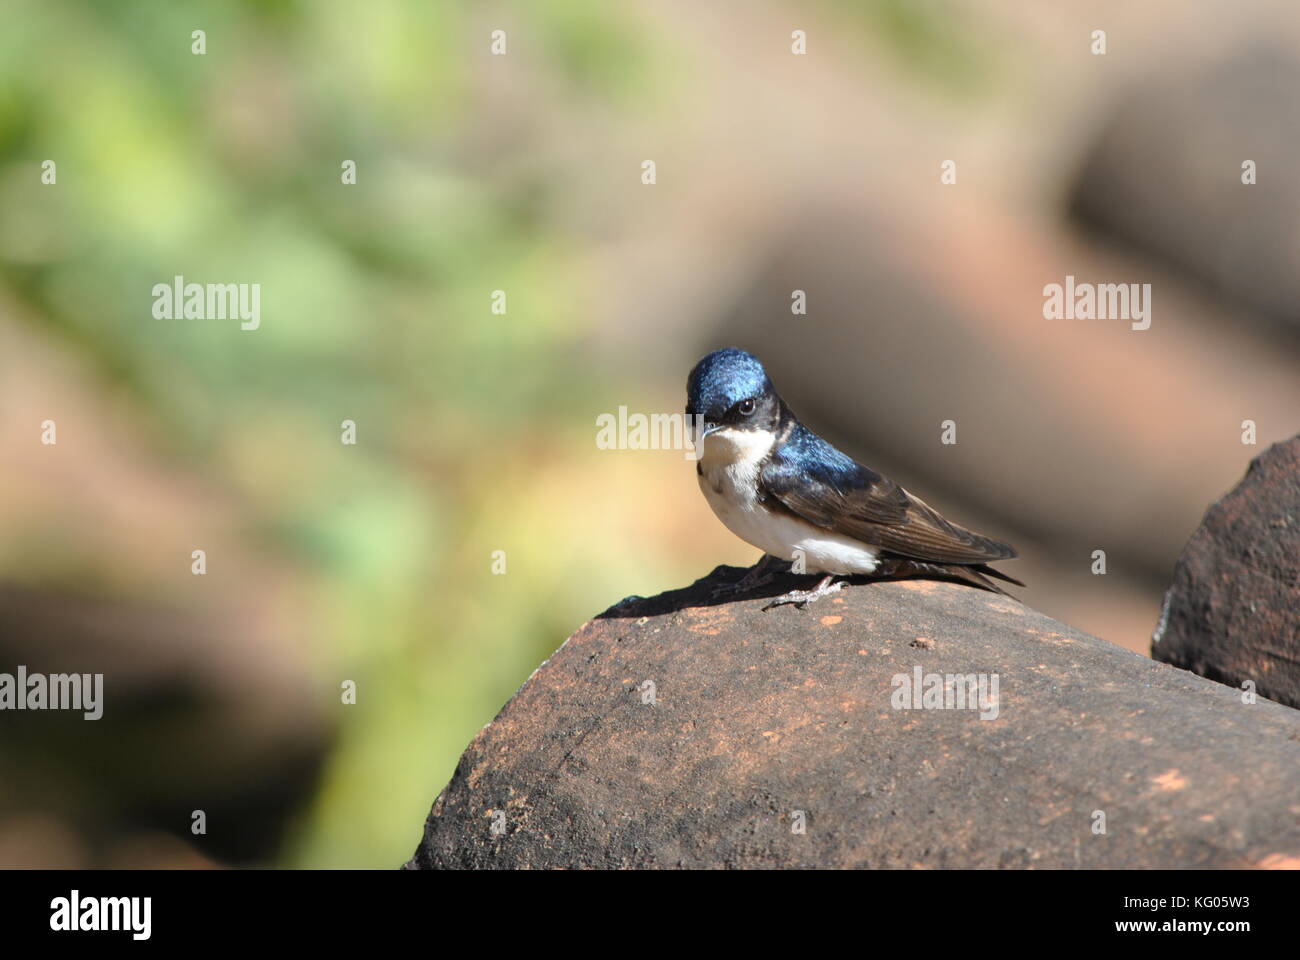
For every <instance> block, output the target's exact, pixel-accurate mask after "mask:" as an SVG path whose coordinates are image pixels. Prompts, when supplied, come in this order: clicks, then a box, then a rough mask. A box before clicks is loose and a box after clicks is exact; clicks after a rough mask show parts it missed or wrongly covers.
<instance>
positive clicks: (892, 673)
mask: <svg viewBox="0 0 1300 960" xmlns="http://www.w3.org/2000/svg"><path fill="white" fill-rule="evenodd" d="M739 573H740V571H738V570H736V569H735V568H728V567H720V568H718V569H717V570H715V571H714V573H713V574H712V575H711V576H710V577H707V578H705V579H703V580H700V581H697V582H696V583H695V584H694V585H692V586H691V587H688V588H685V589H682V590H677V591H673V592H669V593H665V594H661V595H660V596H657V597H653V598H650V599H640V598H630V599H629V600H627V601H624V602H623V603H621V604H619V605H618V606H616V607H614V608H612V609H611V610H609V611H607V612H606V613H604V614H602V615H601V616H600V617H597V618H596V619H594V620H592V621H590V622H588V623H587V624H585V625H584V626H583V627H582V628H581V629H579V630H578V631H577V633H575V634H574V635H573V636H572V637H570V638H569V640H568V641H567V642H566V643H565V644H564V645H563V646H562V647H561V648H560V649H559V650H558V651H557V652H556V653H555V654H554V655H553V656H552V657H551V658H550V659H549V660H548V661H547V662H546V663H544V664H543V665H542V666H541V667H540V668H539V669H538V670H537V671H536V672H535V673H534V674H533V676H532V677H530V678H529V679H528V681H527V682H526V683H525V684H524V685H523V687H521V688H520V690H519V692H518V693H517V694H516V695H515V696H514V698H513V699H512V700H511V701H510V702H509V703H508V704H506V706H505V707H504V708H503V709H502V711H501V713H500V714H499V715H498V716H497V718H496V719H495V720H494V721H493V722H492V723H490V724H489V725H488V726H486V727H484V729H483V730H482V731H481V732H480V733H479V735H478V736H477V737H476V738H475V739H474V741H473V743H471V744H470V746H469V749H468V750H467V751H466V752H465V755H464V756H463V757H462V759H461V761H460V763H459V765H458V767H457V769H456V772H455V774H454V776H453V778H452V780H451V782H450V783H449V784H448V786H447V787H446V788H445V789H444V790H443V792H442V794H441V795H440V796H439V797H438V799H437V801H436V802H435V803H434V805H433V809H432V811H431V813H430V815H429V817H428V819H427V821H426V824H425V830H424V837H423V840H422V841H421V843H420V845H419V847H418V849H417V850H416V853H415V856H414V857H413V858H412V860H411V861H410V862H409V863H408V864H407V865H406V866H407V867H408V868H417V869H418V868H464V867H470V868H474V867H495V868H517V867H525V868H554V867H596V868H608V867H1103V866H1104V867H1248V866H1300V826H1298V825H1297V820H1298V818H1297V813H1298V812H1300V797H1298V796H1297V791H1296V779H1297V770H1300V712H1296V711H1293V710H1291V709H1289V708H1286V707H1282V706H1279V705H1277V704H1273V703H1269V702H1267V701H1263V700H1260V701H1258V702H1257V703H1255V704H1253V705H1246V704H1243V703H1242V700H1241V697H1240V696H1239V695H1238V694H1237V693H1235V692H1234V691H1232V690H1230V689H1228V688H1226V687H1223V686H1221V685H1219V684H1215V683H1212V682H1210V681H1207V680H1204V679H1202V678H1200V677H1197V676H1194V675H1192V674H1190V673H1186V672H1184V671H1180V670H1177V669H1174V668H1173V667H1170V666H1167V665H1165V664H1159V663H1155V662H1153V661H1151V660H1148V659H1146V658H1144V657H1142V656H1140V655H1137V654H1134V653H1131V652H1129V651H1126V650H1123V649H1121V648H1119V647H1116V646H1113V645H1111V644H1108V643H1106V642H1105V641H1102V640H1099V639H1097V638H1095V637H1091V636H1088V635H1086V634H1083V633H1079V632H1077V631H1075V630H1073V629H1071V628H1070V627H1067V626H1065V625H1063V624H1061V623H1058V622H1056V621H1054V620H1052V619H1050V618H1048V617H1046V616H1044V615H1042V614H1039V613H1037V612H1035V611H1033V610H1030V609H1028V608H1026V607H1023V606H1022V605H1021V604H1019V603H1018V602H1016V601H1014V600H1012V599H1009V598H1007V597H1004V596H998V595H995V594H991V593H985V592H982V591H978V590H974V589H971V588H968V587H963V586H960V585H956V584H948V583H940V582H935V581H924V580H914V581H905V582H894V583H866V584H853V585H850V586H847V587H846V588H845V589H844V590H843V591H842V592H841V594H840V595H838V596H834V597H831V598H827V599H825V600H822V601H820V602H819V603H816V604H814V605H812V606H810V607H808V608H806V609H803V610H800V609H796V608H793V607H782V608H777V609H773V610H770V611H768V612H763V611H762V609H761V607H762V606H763V603H764V597H766V596H771V595H773V594H775V593H776V592H778V591H783V590H785V589H788V588H789V587H790V586H791V585H792V584H793V583H795V582H798V581H797V579H796V578H793V577H786V578H784V580H782V581H779V582H777V583H776V584H774V585H772V586H771V587H769V588H764V589H763V590H761V591H759V593H760V594H761V595H757V596H746V597H743V598H742V599H739V600H731V601H725V600H714V599H711V593H712V591H713V590H714V589H715V588H716V587H717V586H718V585H719V584H720V583H722V582H723V581H724V580H728V579H735V578H736V577H738V576H739ZM918 668H919V669H920V671H922V673H923V674H936V673H937V674H996V675H997V677H998V687H997V691H996V692H997V696H996V697H995V698H994V697H990V698H989V699H988V700H986V701H985V705H986V706H990V705H992V703H993V702H996V717H993V716H991V715H990V718H989V719H981V716H980V713H979V712H977V711H974V710H969V709H939V710H936V709H895V708H894V706H893V704H892V701H893V699H894V696H895V694H896V692H897V691H899V690H900V689H901V688H900V687H898V686H896V685H895V683H894V682H893V681H894V679H895V677H896V676H897V675H906V676H908V677H911V676H913V675H914V671H915V670H917V669H918ZM648 682H649V683H652V684H653V693H654V698H653V699H654V702H653V703H649V702H646V701H647V700H648V699H650V698H649V693H650V690H651V688H650V687H649V685H648ZM986 689H987V692H989V693H990V694H991V693H992V692H993V688H992V687H991V686H990V687H988V688H986ZM1102 814H1104V817H1105V833H1104V834H1101V833H1095V832H1094V828H1095V827H1094V825H1096V824H1099V823H1100V822H1101V815H1102ZM801 825H802V827H803V830H802V832H800V830H799V827H800V826H801Z"/></svg>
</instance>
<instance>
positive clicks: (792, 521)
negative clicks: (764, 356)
mask: <svg viewBox="0 0 1300 960" xmlns="http://www.w3.org/2000/svg"><path fill="white" fill-rule="evenodd" d="M686 395H687V396H686V417H687V423H688V424H693V425H694V426H695V430H694V439H695V441H696V451H697V457H696V460H695V469H696V474H697V476H698V480H699V486H700V490H701V492H702V493H703V494H704V499H705V500H706V501H708V504H709V506H710V507H711V508H712V509H713V512H714V514H715V515H716V516H717V518H718V519H719V520H721V521H722V523H723V525H724V526H726V527H727V529H728V530H730V531H731V532H732V533H734V534H735V535H736V536H737V537H739V538H740V539H741V540H744V541H745V542H746V543H748V544H751V545H753V546H755V547H757V548H758V549H760V550H762V551H763V557H762V559H761V560H760V561H759V563H758V564H757V565H756V566H755V567H754V568H753V569H751V570H750V571H749V573H748V574H746V576H745V577H744V578H743V579H742V580H741V581H740V582H739V583H738V584H734V585H730V586H729V587H728V588H725V589H731V590H748V589H753V588H754V587H756V586H758V585H761V584H764V583H767V582H770V581H771V580H772V579H773V574H772V566H773V564H772V559H773V558H776V559H778V560H786V561H790V562H791V563H792V567H791V569H792V570H793V571H794V572H795V573H806V574H816V573H820V574H823V576H822V579H821V580H820V581H819V582H818V583H817V585H816V586H815V587H813V588H812V589H810V590H792V591H790V592H789V593H786V594H783V595H782V596H779V597H777V598H775V599H774V600H773V601H772V602H771V603H769V604H767V605H766V606H765V607H764V608H763V609H764V610H768V609H771V608H772V607H777V606H783V605H787V604H795V605H797V606H799V607H800V608H802V607H804V606H805V605H807V604H809V603H812V602H815V601H817V600H819V599H821V598H822V597H825V596H827V595H829V594H832V593H835V592H837V591H839V590H840V589H841V588H842V587H843V586H844V582H845V581H844V580H843V579H840V578H845V577H852V576H861V575H866V576H870V577H872V578H875V579H903V578H906V577H917V576H923V577H932V578H936V579H943V580H952V581H957V582H960V583H965V584H968V585H970V586H973V587H978V588H980V589H983V590H989V591H993V592H995V593H1002V594H1006V591H1005V590H1003V589H1002V588H1001V587H1000V586H998V585H997V584H996V583H995V582H994V580H995V579H996V580H1001V581H1003V582H1005V583H1012V584H1015V585H1016V586H1020V587H1023V586H1024V584H1023V583H1021V582H1020V581H1019V580H1016V579H1015V578H1014V577H1011V576H1008V575H1007V574H1005V573H1003V572H1002V571H1000V570H996V569H994V568H993V567H991V566H989V563H990V562H992V561H996V560H1010V559H1012V558H1013V557H1015V556H1016V555H1017V554H1016V550H1015V548H1014V547H1012V546H1010V545H1009V544H1006V543H1002V542H1001V541H999V540H995V539H993V538H992V537H986V536H983V535H982V534H978V533H975V532H973V531H971V530H968V529H966V528H965V527H961V526H958V525H957V524H955V523H952V522H951V521H949V520H946V519H944V518H943V517H942V516H940V514H939V512H938V511H937V510H935V509H934V508H933V507H931V506H929V505H928V504H927V503H926V502H925V501H924V500H921V499H920V498H919V497H916V496H914V495H912V494H911V493H909V492H908V491H907V490H905V489H904V488H903V487H901V486H899V485H898V484H897V483H895V482H894V481H892V480H890V479H889V478H888V477H885V476H883V475H881V474H879V473H877V472H876V471H875V470H872V469H871V468H870V467H866V466H863V465H862V464H861V463H858V462H857V461H856V460H854V459H853V458H852V457H850V456H848V455H847V454H845V453H842V452H841V451H840V450H838V449H836V447H834V446H833V445H831V444H830V443H828V442H827V441H825V440H823V439H822V438H821V437H819V436H818V435H817V434H815V433H813V432H812V431H811V430H809V429H808V428H807V427H805V426H804V425H803V424H802V423H801V422H800V421H799V418H798V417H797V416H795V414H794V411H793V410H791V409H790V407H789V406H788V405H787V404H786V402H785V401H784V400H783V399H781V395H780V394H778V393H777V392H776V389H775V387H773V385H772V381H771V380H770V379H769V378H768V375H767V371H766V370H765V369H764V368H763V364H762V363H761V362H759V360H758V358H757V357H755V356H753V355H752V354H750V353H746V352H745V351H744V350H740V349H738V348H736V347H727V348H725V349H722V350H715V351H713V352H712V353H710V354H708V355H707V356H705V357H704V358H703V359H702V360H700V362H699V363H697V364H696V365H695V367H694V368H693V369H692V370H691V373H690V376H689V378H688V379H687V382H686ZM1007 595H1008V596H1010V595H1009V594H1007Z"/></svg>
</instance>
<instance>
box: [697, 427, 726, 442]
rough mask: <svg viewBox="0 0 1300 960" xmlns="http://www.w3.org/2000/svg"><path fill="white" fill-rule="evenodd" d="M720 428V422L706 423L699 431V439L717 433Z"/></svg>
mask: <svg viewBox="0 0 1300 960" xmlns="http://www.w3.org/2000/svg"><path fill="white" fill-rule="evenodd" d="M721 429H722V424H720V423H706V424H705V425H704V430H703V431H701V433H700V439H701V440H703V439H704V438H705V437H707V436H708V435H709V434H711V433H717V432H718V431H719V430H721Z"/></svg>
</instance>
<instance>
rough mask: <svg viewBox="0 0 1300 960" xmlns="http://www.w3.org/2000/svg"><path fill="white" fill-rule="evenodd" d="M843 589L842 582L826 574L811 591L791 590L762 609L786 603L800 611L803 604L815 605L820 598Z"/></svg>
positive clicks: (769, 608)
mask: <svg viewBox="0 0 1300 960" xmlns="http://www.w3.org/2000/svg"><path fill="white" fill-rule="evenodd" d="M843 588H844V581H843V580H836V579H835V577H834V575H832V574H827V575H826V576H824V577H822V579H821V581H820V582H819V583H818V584H817V586H815V587H813V588H812V589H811V590H791V591H790V592H789V593H783V594H781V596H779V597H776V598H775V599H774V600H772V601H770V602H769V603H768V604H767V606H765V607H764V608H763V609H764V610H771V609H772V608H773V607H780V606H784V605H785V604H787V603H793V604H796V605H797V606H799V607H800V608H801V609H802V608H803V606H804V604H808V603H815V602H817V601H818V600H820V599H821V598H822V597H826V596H830V595H831V594H832V593H839V592H840V590H842V589H843Z"/></svg>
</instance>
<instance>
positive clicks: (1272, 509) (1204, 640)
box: [1151, 436, 1300, 707]
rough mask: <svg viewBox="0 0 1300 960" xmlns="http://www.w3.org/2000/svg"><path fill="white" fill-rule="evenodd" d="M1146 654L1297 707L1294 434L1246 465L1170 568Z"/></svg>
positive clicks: (1298, 504) (1299, 582)
mask: <svg viewBox="0 0 1300 960" xmlns="http://www.w3.org/2000/svg"><path fill="white" fill-rule="evenodd" d="M1151 655H1152V656H1153V657H1155V658H1156V659H1157V660H1163V661H1164V662H1166V663H1171V664H1173V665H1174V666H1176V667H1182V668H1183V669H1185V670H1191V671H1192V672H1194V673H1199V674H1200V675H1201V676H1203V677H1209V678H1210V679H1212V680H1218V681H1221V682H1222V683H1226V684H1229V685H1230V686H1234V687H1240V686H1241V684H1242V683H1243V682H1244V681H1247V680H1251V681H1254V683H1255V687H1256V690H1257V691H1258V692H1259V693H1260V694H1262V695H1263V696H1265V697H1268V698H1270V699H1272V700H1277V701H1279V702H1281V703H1285V704H1288V705H1289V706H1292V707H1300V436H1298V437H1293V438H1292V439H1290V440H1288V441H1287V442H1286V443H1278V444H1274V445H1273V446H1272V447H1270V448H1269V449H1268V450H1266V451H1265V452H1264V453H1262V454H1261V455H1260V456H1258V457H1256V458H1255V459H1254V460H1253V461H1251V464H1250V469H1249V470H1247V471H1246V476H1245V478H1243V479H1242V481H1241V483H1239V484H1238V485H1237V487H1236V488H1235V489H1234V490H1233V491H1232V492H1231V493H1229V494H1228V495H1227V496H1226V497H1224V498H1223V499H1222V500H1220V501H1219V502H1218V503H1216V504H1215V505H1214V506H1212V507H1211V508H1210V509H1209V511H1208V512H1207V513H1206V514H1205V520H1204V521H1202V523H1201V526H1200V529H1198V530H1197V531H1196V533H1195V534H1193V535H1192V539H1191V540H1190V541H1189V542H1188V544H1187V547H1186V549H1184V550H1183V552H1182V555H1181V556H1180V557H1179V558H1178V563H1177V565H1176V566H1175V567H1174V580H1173V584H1172V585H1171V586H1170V588H1169V591H1168V593H1167V594H1166V595H1165V605H1164V610H1163V611H1162V612H1161V616H1160V623H1159V624H1158V625H1157V627H1156V632H1155V635H1154V636H1153V637H1152V644H1151Z"/></svg>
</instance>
